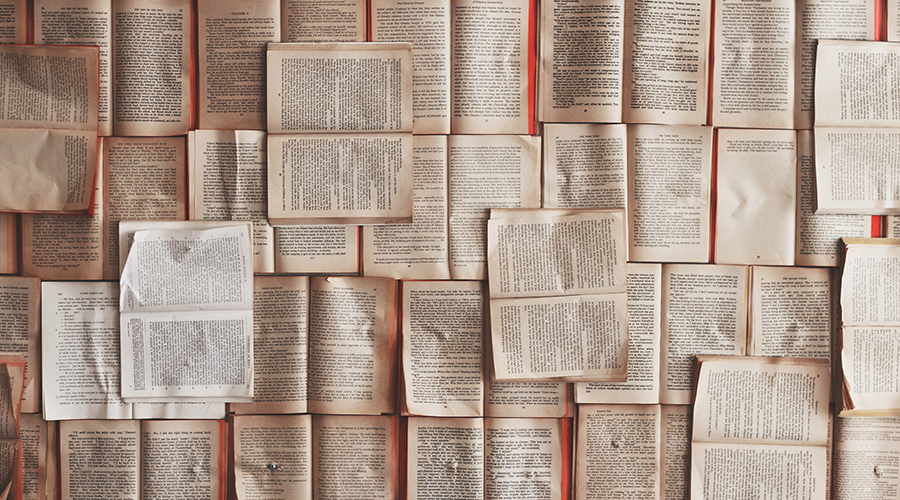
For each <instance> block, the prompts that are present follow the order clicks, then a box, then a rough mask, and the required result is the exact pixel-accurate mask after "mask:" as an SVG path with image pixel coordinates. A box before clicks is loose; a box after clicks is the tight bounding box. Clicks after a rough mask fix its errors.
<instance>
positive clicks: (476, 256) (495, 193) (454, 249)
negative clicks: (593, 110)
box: [448, 135, 541, 280]
mask: <svg viewBox="0 0 900 500" xmlns="http://www.w3.org/2000/svg"><path fill="white" fill-rule="evenodd" d="M448 141H449V146H450V175H449V179H450V275H451V277H452V278H453V279H478V280H483V279H487V251H486V249H487V220H488V218H489V217H490V209H491V208H501V207H505V208H538V207H540V206H541V168H540V162H541V156H540V151H541V142H540V141H541V138H540V137H536V136H497V135H492V136H490V137H479V136H450V138H449V139H448Z"/></svg>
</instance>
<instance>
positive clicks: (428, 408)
mask: <svg viewBox="0 0 900 500" xmlns="http://www.w3.org/2000/svg"><path fill="white" fill-rule="evenodd" d="M482 288H483V287H482V283H481V282H480V281H408V282H404V283H403V291H402V299H403V310H402V312H401V318H403V324H402V325H401V331H402V338H401V342H402V346H403V350H402V351H401V357H402V360H403V373H402V376H403V389H404V394H405V401H404V407H405V408H404V409H405V410H406V411H407V412H409V413H410V414H413V415H427V416H440V417H460V416H465V417H475V416H481V415H484V368H483V365H484V360H483V358H482V337H483V334H484V324H485V320H484V317H483V311H484V293H483V289H482Z"/></svg>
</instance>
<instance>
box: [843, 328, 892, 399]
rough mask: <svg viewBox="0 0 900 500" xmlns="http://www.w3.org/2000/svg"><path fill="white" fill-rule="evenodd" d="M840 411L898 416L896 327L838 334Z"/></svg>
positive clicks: (862, 329) (850, 329) (853, 330)
mask: <svg viewBox="0 0 900 500" xmlns="http://www.w3.org/2000/svg"><path fill="white" fill-rule="evenodd" d="M841 341H842V347H841V368H842V371H843V374H844V407H845V409H847V410H852V409H860V410H874V411H880V413H879V414H881V413H883V414H885V415H894V416H900V380H898V377H897V367H898V366H900V327H881V328H879V327H847V326H845V327H844V329H843V332H842V338H841Z"/></svg>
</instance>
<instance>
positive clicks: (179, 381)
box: [120, 223, 253, 402]
mask: <svg viewBox="0 0 900 500" xmlns="http://www.w3.org/2000/svg"><path fill="white" fill-rule="evenodd" d="M121 288H122V290H121V295H120V308H121V311H122V314H121V317H120V322H121V335H122V352H123V355H122V361H123V364H122V377H123V378H122V380H123V387H122V395H123V397H125V398H129V399H130V398H143V399H145V400H150V401H165V400H172V399H177V398H179V397H180V398H184V397H190V398H197V399H196V400H200V401H214V400H216V399H217V398H219V399H218V400H219V401H220V402H221V401H229V402H240V401H242V400H246V399H247V398H249V397H250V396H252V395H253V344H252V342H253V330H252V329H253V310H252V308H253V264H252V260H251V253H250V224H249V223H234V225H232V226H229V227H222V228H217V229H208V230H180V231H179V230H165V229H158V230H143V231H137V232H136V233H135V235H134V244H133V245H132V246H131V250H130V251H129V254H128V260H127V262H126V263H125V269H124V271H123V272H122V281H121Z"/></svg>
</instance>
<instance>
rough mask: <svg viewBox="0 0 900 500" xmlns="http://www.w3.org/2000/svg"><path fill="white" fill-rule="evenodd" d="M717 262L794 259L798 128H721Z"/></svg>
mask: <svg viewBox="0 0 900 500" xmlns="http://www.w3.org/2000/svg"><path fill="white" fill-rule="evenodd" d="M718 149H719V151H718V154H719V157H718V166H717V176H718V189H717V201H718V206H717V208H716V250H715V252H716V254H715V256H716V263H717V264H760V265H773V266H778V265H793V264H794V253H795V252H794V241H795V239H796V238H795V237H794V234H795V227H796V223H797V222H796V216H795V210H796V204H797V200H796V197H797V134H796V132H795V131H793V130H734V129H722V130H719V144H718Z"/></svg>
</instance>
